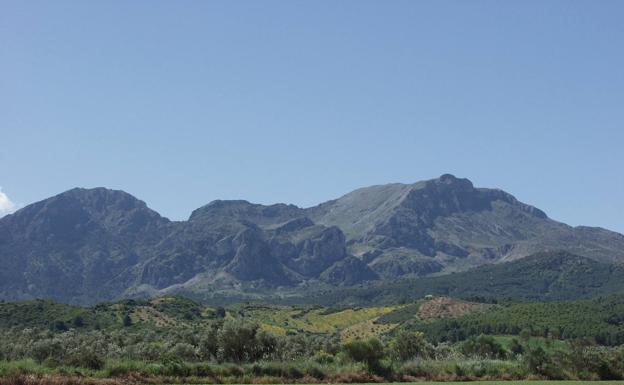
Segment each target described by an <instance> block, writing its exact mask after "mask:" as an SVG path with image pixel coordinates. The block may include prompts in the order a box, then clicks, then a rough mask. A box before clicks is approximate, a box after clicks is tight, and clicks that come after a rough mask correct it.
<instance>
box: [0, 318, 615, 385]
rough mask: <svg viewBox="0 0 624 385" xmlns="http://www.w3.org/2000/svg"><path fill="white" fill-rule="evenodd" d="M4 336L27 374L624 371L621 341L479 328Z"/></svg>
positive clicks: (227, 325)
mask: <svg viewBox="0 0 624 385" xmlns="http://www.w3.org/2000/svg"><path fill="white" fill-rule="evenodd" d="M529 338H530V337H529ZM0 341H2V343H1V344H0V358H1V359H2V362H3V363H1V364H0V377H3V378H15V377H16V376H19V375H20V374H24V373H34V374H37V375H42V376H43V377H42V378H46V377H45V376H46V375H48V376H50V375H53V374H54V373H57V374H64V375H65V376H72V375H78V376H87V377H93V378H109V377H114V378H122V379H123V378H128V376H132V377H133V378H134V380H136V379H137V378H139V379H143V380H145V381H148V379H150V378H151V379H154V378H160V379H161V380H162V379H164V378H178V379H179V378H184V381H185V382H194V381H198V382H202V381H204V382H206V381H218V382H252V381H260V380H259V379H262V380H261V381H264V382H282V381H294V382H297V381H298V382H321V381H340V382H345V381H346V382H350V381H359V382H361V381H381V380H393V381H401V380H404V381H406V380H414V379H425V378H426V379H438V380H448V379H457V380H465V379H478V378H482V379H494V378H500V379H522V378H550V379H621V378H623V377H624V348H623V347H605V346H600V345H596V344H595V343H593V342H591V341H581V340H575V341H571V342H565V343H564V342H561V341H558V343H557V344H556V345H557V346H554V344H553V342H552V341H549V340H545V339H542V340H536V339H531V340H529V339H527V338H519V339H518V338H516V339H512V340H511V342H510V343H504V341H500V340H499V339H498V338H495V337H492V336H485V335H481V336H475V337H471V338H469V339H467V340H465V341H463V342H461V343H456V344H449V343H439V344H437V345H434V344H432V343H430V342H428V341H427V338H426V336H425V335H424V334H423V333H421V332H410V331H401V332H398V333H397V334H396V335H395V336H394V337H392V338H390V337H388V338H381V339H377V338H370V339H359V340H346V341H340V340H339V339H338V338H337V337H335V336H330V335H295V336H275V335H272V334H270V333H267V332H265V331H262V330H260V329H259V328H258V326H257V325H254V324H249V323H242V322H240V321H215V322H214V323H212V324H210V325H209V326H207V327H203V328H175V329H169V330H166V331H163V330H160V331H158V332H157V331H154V330H147V329H132V328H131V327H130V328H123V329H118V330H112V331H111V330H109V331H102V330H89V331H77V330H75V329H70V330H68V331H51V330H37V329H32V328H28V329H17V328H13V329H7V330H4V331H2V332H0ZM536 341H538V342H536ZM539 341H541V342H539ZM254 379H255V380H254ZM150 381H151V380H150ZM139 382H140V381H139Z"/></svg>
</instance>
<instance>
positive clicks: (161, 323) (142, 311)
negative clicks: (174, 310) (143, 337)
mask: <svg viewBox="0 0 624 385" xmlns="http://www.w3.org/2000/svg"><path fill="white" fill-rule="evenodd" d="M133 315H134V317H135V318H137V319H138V321H140V322H151V323H153V324H154V325H156V326H157V327H166V326H175V325H176V324H177V321H176V320H174V319H173V318H171V317H169V316H168V315H166V314H163V313H161V312H159V311H157V310H156V309H154V308H152V307H149V306H138V307H137V308H135V309H134V312H133ZM133 321H134V320H133Z"/></svg>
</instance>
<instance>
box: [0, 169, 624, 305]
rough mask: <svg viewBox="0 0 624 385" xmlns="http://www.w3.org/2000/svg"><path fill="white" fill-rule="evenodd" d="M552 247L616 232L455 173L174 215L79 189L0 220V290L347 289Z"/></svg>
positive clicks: (86, 295) (622, 239)
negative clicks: (329, 197) (301, 203)
mask: <svg viewBox="0 0 624 385" xmlns="http://www.w3.org/2000/svg"><path fill="white" fill-rule="evenodd" d="M558 249H562V250H567V251H570V252H573V253H576V254H580V255H584V256H587V257H590V258H593V259H595V260H599V261H603V262H608V263H611V262H616V261H622V260H624V236H622V235H621V234H617V233H613V232H610V231H607V230H603V229H597V228H587V227H577V228H573V227H569V226H567V225H565V224H562V223H559V222H556V221H553V220H551V219H549V218H548V217H547V216H546V214H544V213H543V212H542V211H540V210H539V209H537V208H534V207H532V206H529V205H526V204H524V203H521V202H519V201H518V200H516V199H515V198H514V197H513V196H512V195H510V194H508V193H505V192H503V191H500V190H494V189H483V188H475V187H474V186H473V185H472V183H471V182H470V181H469V180H467V179H459V178H455V177H454V176H452V175H443V176H442V177H440V178H437V179H433V180H429V181H423V182H418V183H414V184H389V185H383V186H372V187H368V188H363V189H359V190H356V191H353V192H351V193H349V194H347V195H345V196H343V197H341V198H339V199H336V200H333V201H330V202H326V203H323V204H321V205H319V206H315V207H312V208H308V209H302V208H299V207H296V206H293V205H286V204H276V205H270V206H265V205H258V204H252V203H249V202H246V201H215V202H212V203H210V204H208V205H206V206H204V207H201V208H199V209H197V210H195V211H194V212H193V213H192V215H191V216H190V218H189V220H188V221H182V222H171V221H169V220H167V219H166V218H163V217H161V216H160V215H158V213H156V212H154V211H152V210H150V209H149V208H148V207H147V206H146V205H145V203H144V202H142V201H140V200H138V199H136V198H134V197H132V196H131V195H129V194H127V193H124V192H122V191H113V190H107V189H103V188H96V189H73V190H70V191H67V192H65V193H62V194H59V195H57V196H55V197H52V198H49V199H47V200H44V201H41V202H37V203H35V204H32V205H29V206H27V207H25V208H23V209H21V210H19V211H18V212H16V213H14V214H12V215H9V216H6V217H4V218H2V219H0V264H1V266H2V268H1V269H0V298H6V299H26V298H34V297H51V298H54V299H57V300H61V301H65V302H75V303H93V302H96V301H100V300H103V299H113V298H116V297H119V296H123V295H124V293H128V292H133V293H135V292H136V290H138V289H137V288H141V290H143V291H144V292H145V293H148V294H154V293H158V292H170V291H175V290H186V291H194V292H196V291H203V290H214V289H220V288H222V289H228V290H239V289H240V288H241V287H242V286H241V285H243V286H245V285H247V286H249V285H251V286H252V287H256V288H264V289H271V288H277V287H280V286H282V287H296V286H298V285H308V284H309V283H313V282H318V284H320V285H323V284H325V285H334V286H344V285H353V284H358V283H362V282H366V281H370V280H393V279H396V278H398V277H406V276H408V277H409V276H413V277H418V276H426V275H429V274H432V273H439V272H447V271H448V272H451V271H460V270H465V269H467V268H470V267H474V266H480V265H483V264H491V263H494V262H499V261H506V260H513V259H517V258H520V257H524V256H526V255H529V254H532V253H534V252H538V251H547V250H558Z"/></svg>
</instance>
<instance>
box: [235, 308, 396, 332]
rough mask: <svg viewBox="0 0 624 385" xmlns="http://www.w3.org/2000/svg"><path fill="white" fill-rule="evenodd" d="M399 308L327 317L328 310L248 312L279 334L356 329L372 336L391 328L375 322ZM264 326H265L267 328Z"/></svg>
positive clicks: (336, 314)
mask: <svg viewBox="0 0 624 385" xmlns="http://www.w3.org/2000/svg"><path fill="white" fill-rule="evenodd" d="M396 308H397V307H396V306H382V307H370V308H356V309H346V310H342V311H338V312H334V313H329V314H325V311H326V309H311V310H302V309H292V308H286V307H285V308H264V309H262V308H257V309H248V311H247V314H246V316H247V317H249V316H250V317H251V318H252V319H256V320H258V321H259V322H260V324H261V327H263V329H264V330H267V331H271V332H273V333H275V334H285V333H287V332H288V331H298V332H309V333H329V334H332V333H341V332H342V331H344V330H345V329H348V328H354V327H355V325H359V324H362V323H364V324H363V325H360V326H359V329H357V328H356V329H353V333H356V330H357V333H360V334H363V335H364V334H365V335H370V334H371V333H375V335H376V334H377V333H382V332H383V331H384V330H385V329H387V330H389V329H390V328H392V326H391V325H388V326H385V325H375V324H373V321H374V320H375V319H377V318H378V317H379V316H381V315H383V314H386V313H389V312H391V311H393V310H395V309H396ZM263 325H264V326H263Z"/></svg>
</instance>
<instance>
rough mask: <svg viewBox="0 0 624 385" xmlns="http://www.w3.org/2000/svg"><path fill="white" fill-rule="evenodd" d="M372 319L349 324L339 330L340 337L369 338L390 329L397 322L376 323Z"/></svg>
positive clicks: (344, 338)
mask: <svg viewBox="0 0 624 385" xmlns="http://www.w3.org/2000/svg"><path fill="white" fill-rule="evenodd" d="M376 319H377V318H374V319H368V320H366V321H363V322H359V323H357V324H355V325H351V326H349V327H347V328H345V329H344V330H342V331H341V332H340V339H342V340H347V339H358V338H370V337H376V336H380V335H381V334H384V333H386V332H388V331H390V330H392V329H394V328H395V327H396V326H397V325H398V324H376V323H375V320H376Z"/></svg>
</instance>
